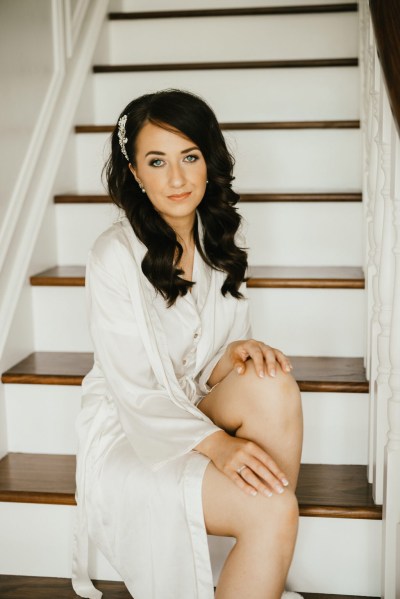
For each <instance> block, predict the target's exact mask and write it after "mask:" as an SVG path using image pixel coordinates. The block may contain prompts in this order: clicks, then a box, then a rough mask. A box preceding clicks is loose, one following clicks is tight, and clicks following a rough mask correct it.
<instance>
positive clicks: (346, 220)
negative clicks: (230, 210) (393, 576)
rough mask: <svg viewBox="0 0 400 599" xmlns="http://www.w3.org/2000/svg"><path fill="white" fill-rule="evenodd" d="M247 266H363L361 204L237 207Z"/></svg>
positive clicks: (305, 203)
mask: <svg viewBox="0 0 400 599" xmlns="http://www.w3.org/2000/svg"><path fill="white" fill-rule="evenodd" d="M238 207H239V212H240V214H241V215H242V216H243V218H244V220H245V223H244V231H245V234H246V239H247V246H248V248H249V250H248V257H249V264H250V265H252V266H256V265H261V266H262V265H266V264H269V265H276V266H338V265H340V266H356V265H359V264H362V260H363V249H362V248H363V243H362V228H361V226H360V225H359V223H360V222H361V216H362V204H361V203H356V202H352V203H351V204H344V203H335V202H329V203H325V202H320V203H319V202H318V203H312V202H308V203H307V202H300V203H293V202H284V203H273V202H271V203H269V202H268V203H254V202H252V203H245V202H243V203H239V204H238Z"/></svg>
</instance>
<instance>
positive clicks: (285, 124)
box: [75, 120, 360, 133]
mask: <svg viewBox="0 0 400 599" xmlns="http://www.w3.org/2000/svg"><path fill="white" fill-rule="evenodd" d="M220 127H221V129H222V130H224V131H259V130H267V129H268V130H275V129H359V128H360V121H359V120H333V121H268V122H254V123H221V124H220ZM113 130H114V125H76V126H75V133H112V132H113Z"/></svg>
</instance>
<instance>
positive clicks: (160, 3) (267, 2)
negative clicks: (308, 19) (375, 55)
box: [110, 0, 343, 12]
mask: <svg viewBox="0 0 400 599" xmlns="http://www.w3.org/2000/svg"><path fill="white" fill-rule="evenodd" d="M341 3H343V0H333V1H332V0H306V1H305V0H251V6H295V5H297V4H298V5H303V4H341ZM248 6H249V2H248V0H229V6H227V2H226V0H190V4H189V3H188V1H187V0H151V5H150V4H149V0H111V3H110V11H123V12H129V11H133V12H136V11H149V10H179V9H182V10H183V9H189V8H191V9H195V8H240V7H241V8H247V7H248Z"/></svg>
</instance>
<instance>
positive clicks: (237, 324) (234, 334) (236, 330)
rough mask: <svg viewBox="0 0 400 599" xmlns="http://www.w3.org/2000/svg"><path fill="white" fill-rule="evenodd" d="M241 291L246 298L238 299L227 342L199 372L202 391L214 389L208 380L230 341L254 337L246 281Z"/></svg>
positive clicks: (206, 391)
mask: <svg viewBox="0 0 400 599" xmlns="http://www.w3.org/2000/svg"><path fill="white" fill-rule="evenodd" d="M239 291H240V292H241V293H243V295H244V296H245V298H244V299H238V300H236V307H235V316H234V320H233V323H232V325H231V326H230V327H229V328H228V330H227V336H226V339H225V342H224V344H223V345H222V346H221V347H220V348H219V349H218V351H217V353H216V354H215V355H214V356H213V357H212V358H211V360H210V361H209V362H208V363H207V364H206V365H205V366H204V368H203V369H202V370H201V371H200V373H199V382H198V384H199V387H200V391H201V392H202V393H208V392H209V391H210V390H211V389H212V387H211V386H210V385H209V384H208V383H207V381H208V379H209V378H210V376H211V373H212V371H213V370H214V368H215V366H216V365H217V364H218V362H219V361H220V359H221V358H222V356H223V355H224V353H225V351H226V348H227V347H228V345H229V343H231V342H232V341H238V340H239V339H251V338H252V325H251V320H250V308H249V300H248V298H247V295H246V283H242V284H241V286H240V289H239ZM217 384H218V383H217Z"/></svg>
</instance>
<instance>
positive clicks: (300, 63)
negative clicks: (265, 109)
mask: <svg viewBox="0 0 400 599" xmlns="http://www.w3.org/2000/svg"><path fill="white" fill-rule="evenodd" d="M356 66H358V58H356V57H354V58H305V59H286V60H235V61H227V62H175V63H159V64H154V63H153V64H116V65H109V64H100V65H94V66H93V72H94V73H129V72H143V71H144V72H149V71H198V70H215V69H224V70H226V69H284V68H309V67H311V68H315V67H356Z"/></svg>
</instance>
